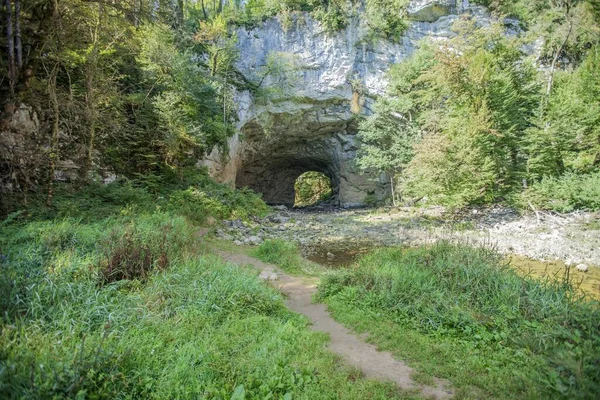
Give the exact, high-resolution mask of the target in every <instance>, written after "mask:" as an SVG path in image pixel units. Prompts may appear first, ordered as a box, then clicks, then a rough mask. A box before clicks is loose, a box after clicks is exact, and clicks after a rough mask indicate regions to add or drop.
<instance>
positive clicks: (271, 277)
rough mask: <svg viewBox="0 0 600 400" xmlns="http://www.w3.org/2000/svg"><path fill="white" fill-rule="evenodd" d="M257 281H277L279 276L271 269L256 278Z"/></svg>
mask: <svg viewBox="0 0 600 400" xmlns="http://www.w3.org/2000/svg"><path fill="white" fill-rule="evenodd" d="M258 277H259V279H261V280H263V281H267V282H272V281H277V280H279V275H278V274H277V273H276V272H275V271H274V270H273V269H265V270H263V271H261V273H260V275H259V276H258Z"/></svg>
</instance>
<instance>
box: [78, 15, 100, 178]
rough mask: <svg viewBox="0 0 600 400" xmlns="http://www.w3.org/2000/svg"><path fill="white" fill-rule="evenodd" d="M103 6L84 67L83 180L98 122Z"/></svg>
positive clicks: (89, 162) (90, 158) (85, 175)
mask: <svg viewBox="0 0 600 400" xmlns="http://www.w3.org/2000/svg"><path fill="white" fill-rule="evenodd" d="M102 11H103V6H102V5H101V4H98V15H97V18H96V25H95V26H94V30H93V31H92V33H91V35H92V37H91V41H92V51H91V52H90V55H89V57H88V60H87V63H86V66H85V102H86V108H87V114H88V120H89V121H88V122H89V128H88V154H87V160H86V164H85V168H84V171H83V172H84V175H83V177H84V179H86V180H87V179H88V175H89V173H90V171H91V170H92V164H93V157H94V146H95V142H96V124H97V122H98V110H96V93H95V88H94V84H95V78H96V72H97V69H98V34H99V30H100V22H101V21H102Z"/></svg>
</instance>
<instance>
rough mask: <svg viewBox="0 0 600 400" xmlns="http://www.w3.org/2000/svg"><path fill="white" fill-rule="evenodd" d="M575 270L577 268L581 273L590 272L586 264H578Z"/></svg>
mask: <svg viewBox="0 0 600 400" xmlns="http://www.w3.org/2000/svg"><path fill="white" fill-rule="evenodd" d="M575 268H577V271H579V272H588V270H589V267H588V266H587V265H586V264H578V265H577V266H576V267H575Z"/></svg>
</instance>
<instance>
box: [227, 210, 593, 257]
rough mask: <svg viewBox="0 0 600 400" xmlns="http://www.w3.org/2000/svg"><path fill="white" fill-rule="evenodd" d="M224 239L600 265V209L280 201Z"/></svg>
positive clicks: (313, 248)
mask: <svg viewBox="0 0 600 400" xmlns="http://www.w3.org/2000/svg"><path fill="white" fill-rule="evenodd" d="M217 236H218V237H220V238H222V239H227V240H231V241H234V242H235V243H236V244H250V245H258V244H260V243H262V241H264V240H267V239H274V238H280V239H285V240H291V241H295V242H297V243H298V244H299V245H300V247H301V249H302V251H303V253H304V255H305V256H310V255H313V254H314V253H316V252H320V253H324V254H326V253H327V252H330V251H331V252H336V251H337V252H340V251H351V250H355V249H360V248H365V249H367V248H372V247H378V246H397V245H407V246H416V245H421V244H425V243H431V242H432V241H436V240H440V239H457V240H462V241H466V242H469V243H480V244H486V245H489V246H494V247H495V248H496V249H497V250H498V251H499V252H501V253H504V254H517V255H520V256H524V257H528V258H531V259H534V260H541V261H546V260H561V261H565V262H568V263H572V264H574V265H577V264H582V263H585V264H589V265H595V266H600V214H599V213H588V212H577V213H571V214H561V215H559V214H555V213H546V212H537V213H534V212H531V213H525V214H519V213H517V212H516V211H515V210H512V209H509V208H504V207H493V208H486V209H471V210H468V211H465V212H463V213H461V214H460V215H457V214H449V213H447V212H445V210H444V209H443V208H439V207H430V208H394V209H359V210H338V209H334V210H311V211H308V210H287V209H286V208H285V207H283V206H278V207H276V211H275V213H274V214H272V215H270V216H268V217H267V218H264V219H262V220H256V221H253V222H250V223H246V222H242V221H239V220H236V221H225V222H224V225H223V226H222V227H220V228H219V229H217Z"/></svg>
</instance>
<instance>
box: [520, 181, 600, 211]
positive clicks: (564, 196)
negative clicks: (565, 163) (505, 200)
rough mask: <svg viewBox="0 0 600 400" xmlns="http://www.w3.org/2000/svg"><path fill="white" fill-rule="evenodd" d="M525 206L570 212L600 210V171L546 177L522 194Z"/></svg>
mask: <svg viewBox="0 0 600 400" xmlns="http://www.w3.org/2000/svg"><path fill="white" fill-rule="evenodd" d="M521 201H522V202H523V207H527V206H528V204H529V203H531V204H533V205H534V206H535V207H536V208H539V209H544V210H554V211H558V212H570V211H573V210H578V209H583V210H589V211H597V210H600V172H595V173H592V174H589V175H578V174H575V173H572V172H569V173H566V174H564V175H563V176H561V177H560V178H555V177H544V178H543V179H542V180H541V181H539V182H536V183H535V184H533V185H532V186H531V187H529V188H528V189H527V190H526V191H525V192H524V193H523V194H522V196H521Z"/></svg>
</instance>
